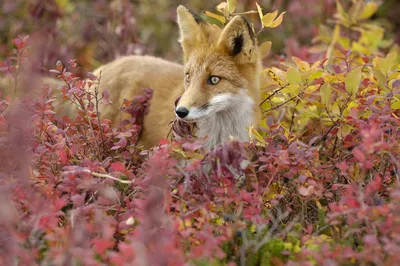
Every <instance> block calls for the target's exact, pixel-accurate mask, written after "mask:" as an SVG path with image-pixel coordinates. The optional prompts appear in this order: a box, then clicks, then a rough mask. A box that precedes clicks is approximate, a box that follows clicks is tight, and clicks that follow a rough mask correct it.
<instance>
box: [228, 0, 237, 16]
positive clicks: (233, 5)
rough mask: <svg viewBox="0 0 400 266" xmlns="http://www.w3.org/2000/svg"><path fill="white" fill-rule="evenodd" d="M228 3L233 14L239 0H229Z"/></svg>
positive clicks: (229, 10)
mask: <svg viewBox="0 0 400 266" xmlns="http://www.w3.org/2000/svg"><path fill="white" fill-rule="evenodd" d="M227 3H228V5H227V7H228V12H229V13H230V14H232V13H233V12H235V9H236V3H237V0H227Z"/></svg>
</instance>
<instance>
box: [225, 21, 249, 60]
mask: <svg viewBox="0 0 400 266" xmlns="http://www.w3.org/2000/svg"><path fill="white" fill-rule="evenodd" d="M218 45H219V46H220V47H221V48H222V49H224V50H225V51H226V52H227V53H228V54H229V55H231V56H234V57H238V58H240V59H241V61H242V60H245V59H246V58H248V59H251V58H252V57H253V54H254V52H255V51H254V50H255V48H256V47H257V42H256V37H255V36H254V33H253V29H252V28H251V26H250V24H249V23H248V22H247V20H246V19H245V18H243V17H241V16H235V17H234V18H233V19H232V20H231V21H230V22H229V23H228V24H227V25H226V26H225V28H224V29H223V31H222V33H221V37H220V38H219V40H218ZM243 56H244V57H243Z"/></svg>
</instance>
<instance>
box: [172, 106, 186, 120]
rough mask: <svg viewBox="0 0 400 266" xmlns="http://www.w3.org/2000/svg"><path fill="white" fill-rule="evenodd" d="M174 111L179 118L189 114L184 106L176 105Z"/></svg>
mask: <svg viewBox="0 0 400 266" xmlns="http://www.w3.org/2000/svg"><path fill="white" fill-rule="evenodd" d="M175 113H176V115H177V116H179V117H180V118H184V117H185V116H187V115H188V114H189V110H188V109H186V108H185V107H178V108H176V110H175Z"/></svg>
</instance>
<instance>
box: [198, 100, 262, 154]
mask: <svg viewBox="0 0 400 266" xmlns="http://www.w3.org/2000/svg"><path fill="white" fill-rule="evenodd" d="M230 101H232V103H231V104H230V106H231V107H230V108H228V109H225V110H222V111H219V112H217V113H215V114H213V115H211V116H209V117H206V118H204V119H201V120H199V121H198V122H197V126H198V137H200V138H204V137H207V140H206V146H207V147H209V148H212V147H214V146H216V145H219V144H222V143H224V142H225V141H227V140H228V139H229V138H230V137H233V138H234V139H236V140H240V141H248V140H249V133H248V128H249V127H250V126H251V124H252V123H253V120H254V104H255V102H254V100H253V99H252V98H251V97H250V96H248V95H247V94H239V95H237V96H235V97H234V98H232V99H230Z"/></svg>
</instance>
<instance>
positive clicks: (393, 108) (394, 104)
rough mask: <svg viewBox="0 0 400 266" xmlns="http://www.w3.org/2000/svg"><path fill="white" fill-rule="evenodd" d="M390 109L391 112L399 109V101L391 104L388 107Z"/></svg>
mask: <svg viewBox="0 0 400 266" xmlns="http://www.w3.org/2000/svg"><path fill="white" fill-rule="evenodd" d="M390 108H391V109H392V110H397V109H400V101H395V102H393V103H392V104H391V105H390Z"/></svg>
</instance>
